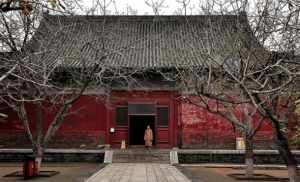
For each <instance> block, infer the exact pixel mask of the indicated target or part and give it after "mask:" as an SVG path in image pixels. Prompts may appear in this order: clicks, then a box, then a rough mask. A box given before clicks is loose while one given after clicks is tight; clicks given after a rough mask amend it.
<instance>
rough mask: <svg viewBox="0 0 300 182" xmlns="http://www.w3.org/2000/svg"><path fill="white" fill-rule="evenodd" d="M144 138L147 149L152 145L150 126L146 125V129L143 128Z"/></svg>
mask: <svg viewBox="0 0 300 182" xmlns="http://www.w3.org/2000/svg"><path fill="white" fill-rule="evenodd" d="M144 140H145V147H146V148H147V149H149V148H150V147H152V141H153V132H152V130H151V128H150V126H149V125H148V126H147V129H146V130H145V134H144Z"/></svg>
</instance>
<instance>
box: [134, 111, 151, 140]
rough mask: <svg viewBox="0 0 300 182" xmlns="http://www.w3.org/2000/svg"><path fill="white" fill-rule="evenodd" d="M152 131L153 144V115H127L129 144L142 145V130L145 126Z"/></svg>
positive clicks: (143, 130)
mask: <svg viewBox="0 0 300 182" xmlns="http://www.w3.org/2000/svg"><path fill="white" fill-rule="evenodd" d="M148 125H149V126H150V128H151V129H152V131H153V145H154V144H155V116H152V115H142V116H141V115H140V116H135V115H131V116H129V130H130V131H129V144H130V145H144V144H145V142H144V132H145V130H146V128H147V126H148Z"/></svg>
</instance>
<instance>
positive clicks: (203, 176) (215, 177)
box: [178, 165, 287, 182]
mask: <svg viewBox="0 0 300 182" xmlns="http://www.w3.org/2000/svg"><path fill="white" fill-rule="evenodd" d="M178 169H179V170H180V171H182V172H183V173H184V174H185V175H186V176H187V177H188V178H189V179H190V180H191V181H192V182H215V181H220V179H222V182H253V181H252V180H251V181H249V180H235V179H233V178H231V177H229V176H227V175H228V174H232V173H244V170H241V169H234V168H229V167H226V168H222V167H217V168H207V167H203V166H180V165H179V166H178ZM255 173H257V174H268V175H271V176H274V177H280V178H282V177H283V178H287V170H286V169H259V170H255ZM257 182H278V180H277V181H263V180H257Z"/></svg>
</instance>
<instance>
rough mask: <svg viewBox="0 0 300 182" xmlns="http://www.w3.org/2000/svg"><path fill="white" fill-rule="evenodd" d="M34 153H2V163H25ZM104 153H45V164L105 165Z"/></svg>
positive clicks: (0, 157)
mask: <svg viewBox="0 0 300 182" xmlns="http://www.w3.org/2000/svg"><path fill="white" fill-rule="evenodd" d="M27 155H32V152H22V153H21V152H0V162H23V161H24V160H25V157H26V156H27ZM103 161H104V152H102V153H45V155H44V158H43V162H97V163H103Z"/></svg>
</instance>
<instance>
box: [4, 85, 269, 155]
mask: <svg viewBox="0 0 300 182" xmlns="http://www.w3.org/2000/svg"><path fill="white" fill-rule="evenodd" d="M178 96H179V95H178V94H177V93H176V92H171V91H152V92H144V91H134V92H126V91H114V92H112V94H111V96H110V98H109V99H107V100H109V102H105V101H104V99H101V98H100V97H97V96H82V97H81V98H80V99H79V101H77V102H76V103H75V104H74V105H73V107H72V109H71V113H69V114H68V115H67V117H66V121H65V122H64V123H63V125H62V127H61V128H60V129H59V131H58V133H57V135H56V136H55V138H54V140H53V142H52V143H51V145H50V146H52V147H60V148H70V147H75V148H79V147H87V148H88V147H90V148H95V147H97V145H99V144H104V143H105V144H112V146H113V147H119V146H120V142H121V140H122V139H125V140H126V141H127V142H128V127H117V126H116V123H115V120H116V117H115V116H116V106H126V105H128V103H149V102H151V103H155V104H156V105H157V106H168V107H169V119H170V122H169V127H168V128H157V132H156V134H157V136H156V137H157V138H156V139H157V146H158V147H160V148H165V147H167V148H170V147H175V146H178V144H179V143H180V140H179V136H178V135H179V131H180V130H181V128H182V145H183V147H186V148H228V149H234V148H235V141H236V137H237V136H239V135H240V134H239V133H237V132H236V131H235V130H234V128H233V126H232V125H231V124H230V123H229V122H228V121H225V120H224V119H223V118H221V117H218V116H216V115H213V114H210V113H208V112H206V111H205V110H202V109H200V108H198V107H196V106H193V105H190V104H188V103H184V102H183V103H182V102H180V100H178V98H179V97H178ZM0 109H1V111H0V112H3V113H7V114H8V116H9V117H8V119H7V122H5V123H1V122H0V147H2V148H7V147H13V148H15V147H26V146H27V147H28V146H30V145H29V144H28V141H27V140H26V137H24V132H23V126H22V123H21V122H20V121H19V120H18V117H17V115H16V113H15V112H13V111H12V110H10V109H8V108H5V106H1V107H0ZM27 109H28V111H29V116H30V120H31V121H32V123H31V127H32V128H34V117H35V114H34V106H32V105H27ZM56 111H57V108H54V107H53V106H46V105H45V107H44V113H45V115H44V119H45V126H44V127H45V128H47V127H48V125H49V123H50V122H51V120H52V119H53V117H54V114H55V112H56ZM256 120H257V119H256ZM111 127H113V128H115V129H116V132H115V133H114V134H113V135H111V134H109V132H108V131H109V128H111ZM271 140H272V129H271V127H270V125H269V123H267V122H265V123H264V124H263V126H262V128H261V130H260V131H259V132H258V133H257V136H256V143H257V144H256V146H263V147H264V148H266V145H265V144H266V143H270V141H271ZM26 142H27V143H26ZM267 148H268V146H267Z"/></svg>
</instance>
